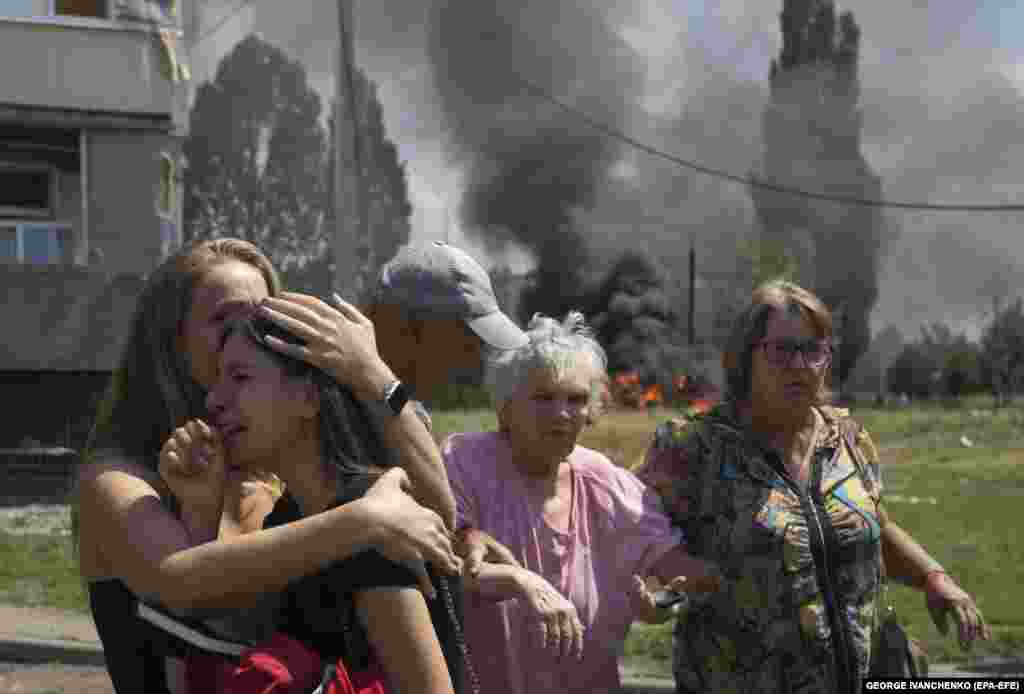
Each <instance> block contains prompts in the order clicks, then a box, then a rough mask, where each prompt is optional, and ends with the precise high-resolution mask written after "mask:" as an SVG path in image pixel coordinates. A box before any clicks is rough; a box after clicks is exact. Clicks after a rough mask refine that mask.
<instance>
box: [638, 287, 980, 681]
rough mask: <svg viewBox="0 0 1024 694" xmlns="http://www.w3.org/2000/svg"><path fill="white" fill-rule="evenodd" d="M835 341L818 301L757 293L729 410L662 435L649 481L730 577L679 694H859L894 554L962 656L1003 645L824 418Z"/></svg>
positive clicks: (682, 651)
mask: <svg viewBox="0 0 1024 694" xmlns="http://www.w3.org/2000/svg"><path fill="white" fill-rule="evenodd" d="M831 340H832V318H831V315H830V314H829V311H828V309H827V308H826V307H825V305H824V304H823V303H822V302H821V300H820V299H818V298H817V297H816V296H814V295H813V294H812V293H810V292H808V291H806V290H805V289H802V288H801V287H798V286H796V285H795V284H792V283H789V282H783V281H774V282H769V283H767V284H765V285H762V286H761V287H759V288H757V289H756V290H755V291H754V293H753V296H752V297H751V302H750V304H749V305H748V306H747V308H746V309H745V310H744V311H743V313H742V314H741V315H740V316H739V318H738V319H737V321H736V324H735V326H734V328H733V332H732V335H731V337H730V339H729V343H728V345H727V346H726V350H725V353H724V356H723V365H724V367H725V371H726V380H727V386H726V392H727V397H726V398H725V400H724V401H723V403H722V404H721V405H719V406H718V407H716V408H714V409H713V410H711V411H710V412H708V413H706V414H704V415H700V416H697V417H694V418H692V419H690V420H685V421H675V422H669V423H667V424H665V425H663V426H661V427H659V429H658V432H657V434H656V436H655V441H654V443H653V445H652V447H651V449H650V450H649V451H648V453H647V457H646V460H645V462H644V464H643V466H642V467H641V469H640V470H638V471H637V474H638V476H639V477H640V479H642V480H643V481H644V482H646V483H647V484H649V485H650V486H652V487H654V488H655V489H656V490H657V491H658V492H659V494H660V495H661V497H662V500H663V501H664V503H665V505H666V508H667V510H668V511H669V513H670V515H671V516H672V519H673V521H674V522H675V523H676V524H678V525H679V526H681V527H682V529H683V532H684V534H685V536H686V539H687V546H688V548H689V552H690V553H691V554H692V555H694V556H696V557H699V558H702V559H705V560H709V561H711V562H713V563H714V564H716V565H717V566H718V567H719V568H720V569H721V571H722V574H723V578H722V583H721V586H722V587H721V589H720V590H719V591H717V592H716V593H711V594H709V595H707V597H706V599H703V600H700V601H693V602H692V603H691V605H690V607H689V609H687V610H686V611H685V612H684V613H682V615H681V616H680V618H679V621H678V623H677V625H676V630H675V631H676V633H675V636H676V638H675V640H674V662H673V669H674V671H675V677H676V684H677V691H678V692H682V693H687V692H755V691H756V692H769V693H771V692H777V693H779V694H781V693H783V692H801V693H813V694H826V693H827V694H832V693H836V694H851V693H853V692H859V691H860V690H861V685H860V682H861V680H862V679H863V678H864V677H865V676H866V674H867V670H868V665H869V662H870V658H871V638H870V635H871V628H872V626H873V624H874V621H875V610H876V599H877V597H878V587H879V580H880V569H881V567H882V555H883V554H884V556H885V564H884V566H885V571H886V573H887V576H888V578H889V580H897V581H900V582H902V583H906V584H908V585H912V586H916V587H918V588H920V589H922V590H923V591H924V593H925V596H926V599H927V604H928V607H929V609H930V610H931V614H932V617H933V619H934V620H935V622H936V625H937V626H938V627H939V628H940V630H942V631H943V632H944V633H945V627H946V625H947V617H948V616H949V615H950V614H951V615H952V616H953V618H954V620H955V621H956V622H957V624H958V626H959V638H960V642H961V644H962V645H966V644H968V643H970V642H971V641H972V640H973V639H975V638H984V639H987V638H990V631H989V629H988V627H987V626H986V625H985V622H984V620H983V619H982V616H981V613H980V612H979V611H978V608H977V606H976V605H975V604H974V600H973V599H972V598H971V597H970V596H969V595H968V594H967V593H966V592H964V591H963V590H962V589H961V588H960V587H959V586H958V585H957V584H956V582H955V581H954V580H953V579H952V578H951V577H950V576H949V575H948V574H946V572H945V571H944V570H943V569H942V566H941V565H940V564H939V563H938V562H937V561H935V560H934V559H933V558H932V557H931V556H929V555H928V553H927V552H926V551H925V550H924V549H923V548H922V547H921V546H920V545H919V544H917V542H915V541H914V540H913V538H911V537H910V536H909V535H908V534H907V533H906V532H905V531H903V530H902V529H900V528H899V527H898V526H897V525H896V524H895V523H894V522H892V520H891V519H889V518H888V517H887V514H886V512H885V510H884V508H883V507H882V503H881V501H882V489H883V485H882V479H881V476H880V470H879V459H878V453H877V451H876V449H875V446H874V444H873V443H872V441H871V438H870V436H869V435H868V434H867V432H866V431H864V430H863V429H861V428H860V427H859V426H858V425H857V424H856V423H855V422H854V421H853V420H852V419H851V418H850V416H849V413H848V412H847V411H846V410H843V409H839V408H835V407H829V406H828V405H826V403H827V402H828V395H829V393H828V388H827V385H826V383H827V375H828V371H829V367H830V366H831V363H832V348H831Z"/></svg>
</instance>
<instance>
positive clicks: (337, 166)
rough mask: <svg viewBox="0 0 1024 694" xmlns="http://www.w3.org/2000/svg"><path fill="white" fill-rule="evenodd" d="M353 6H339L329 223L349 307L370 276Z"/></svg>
mask: <svg viewBox="0 0 1024 694" xmlns="http://www.w3.org/2000/svg"><path fill="white" fill-rule="evenodd" d="M354 4H355V0H338V65H337V69H336V70H335V90H334V91H335V100H336V108H337V110H336V112H335V114H334V143H335V144H334V172H335V176H334V212H335V214H334V221H335V225H336V228H335V229H334V233H333V235H332V240H333V242H332V244H331V251H332V255H333V260H334V277H333V278H332V284H333V285H334V289H335V291H337V292H338V293H339V294H341V296H342V297H344V298H345V299H348V300H349V301H353V300H354V301H359V300H361V299H362V298H363V294H364V292H365V291H366V289H367V285H368V282H369V278H368V277H367V276H366V275H367V273H369V272H370V271H371V270H372V267H371V266H372V264H373V258H372V248H373V246H372V244H371V243H370V239H369V238H367V234H366V227H367V220H366V209H365V207H366V206H365V202H366V200H365V198H366V196H365V195H364V194H363V190H362V179H363V174H364V172H363V161H362V154H363V148H362V138H361V137H360V133H359V111H360V105H361V104H360V102H361V98H360V96H361V95H360V94H357V93H356V90H357V88H358V87H357V81H356V66H355V11H354V7H353V5H354Z"/></svg>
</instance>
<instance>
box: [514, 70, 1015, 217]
mask: <svg viewBox="0 0 1024 694" xmlns="http://www.w3.org/2000/svg"><path fill="white" fill-rule="evenodd" d="M509 74H510V75H511V77H512V78H513V79H514V80H515V81H517V82H519V83H520V84H521V85H522V86H523V87H525V88H526V89H527V90H528V91H530V92H532V93H533V94H534V95H535V96H538V97H540V98H542V99H544V100H545V101H548V102H550V103H552V104H554V105H555V106H557V107H558V108H560V109H561V110H563V111H565V112H566V113H568V114H570V115H572V116H574V117H575V118H578V119H579V120H581V121H583V122H584V123H586V124H587V125H588V126H589V127H590V128H592V129H594V130H596V131H598V132H600V133H603V134H604V135H606V136H608V137H611V138H613V139H616V140H619V141H621V142H624V143H626V144H628V145H630V146H631V147H633V148H635V149H638V150H640V151H641V152H646V153H647V154H650V155H651V156H654V157H658V158H659V159H664V160H666V161H669V162H672V163H673V164H676V165H678V166H682V167H684V168H687V169H691V170H693V171H696V172H698V173H702V174H705V175H707V176H713V177H715V178H721V179H724V180H727V181H733V182H735V183H741V184H743V185H746V186H752V187H754V188H763V189H765V190H771V191H774V192H776V193H784V194H786V195H792V196H795V197H801V198H810V199H812V200H825V201H828V202H835V203H840V204H844V205H861V206H864V207H888V208H895V209H901V210H927V211H932V212H1024V204H988V203H984V204H945V203H932V202H904V201H897V200H873V199H871V198H860V197H856V196H847V195H832V194H829V193H820V192H814V191H809V190H803V189H801V188H796V187H793V186H786V185H782V184H779V183H772V182H771V181H765V180H761V179H759V178H755V177H754V176H753V175H748V176H741V175H739V174H734V173H731V172H729V171H725V170H723V169H717V168H714V167H711V166H706V165H704V164H701V163H699V162H695V161H690V160H687V159H683V158H682V157H678V156H676V155H674V154H670V153H668V152H665V151H662V150H660V149H658V148H656V147H654V146H652V145H649V144H647V143H645V142H641V141H640V140H637V139H636V138H634V137H631V136H630V135H628V134H626V133H624V132H622V131H621V130H619V129H617V128H613V127H612V126H610V125H608V124H607V123H602V122H601V121H599V120H597V119H595V118H593V117H591V116H590V115H588V114H587V113H584V112H583V111H581V110H580V109H577V108H575V107H573V106H570V105H569V104H566V103H565V102H563V101H561V100H560V99H559V98H558V97H556V96H554V95H553V94H551V93H549V92H548V91H547V90H545V89H543V88H542V87H540V86H538V85H537V84H535V83H534V82H531V81H530V80H528V79H526V78H525V77H522V76H520V75H517V74H515V73H509Z"/></svg>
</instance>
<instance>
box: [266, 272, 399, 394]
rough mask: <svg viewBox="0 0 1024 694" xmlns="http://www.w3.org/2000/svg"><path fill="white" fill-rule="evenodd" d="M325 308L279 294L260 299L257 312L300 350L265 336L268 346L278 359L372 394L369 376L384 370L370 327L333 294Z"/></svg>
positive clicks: (305, 298)
mask: <svg viewBox="0 0 1024 694" xmlns="http://www.w3.org/2000/svg"><path fill="white" fill-rule="evenodd" d="M333 301H334V306H330V305H328V304H326V303H324V302H323V301H321V300H320V299H318V298H316V297H314V296H307V295H305V294H295V293H292V292H283V293H282V294H281V295H280V296H278V297H272V298H267V299H264V300H263V302H262V303H261V304H260V306H259V312H260V313H261V314H262V315H263V316H264V317H266V318H267V319H269V320H271V321H273V322H274V323H277V324H278V325H279V326H281V327H282V328H284V329H285V330H288V331H289V332H291V333H292V334H293V335H295V336H296V337H299V338H301V339H302V340H303V341H304V342H305V345H295V344H289V343H286V342H283V341H282V340H279V339H277V338H276V337H273V336H270V337H268V339H267V342H268V343H269V344H270V345H271V346H272V347H273V348H274V349H276V350H277V351H279V352H281V353H282V354H286V355H288V356H291V357H294V358H296V359H302V360H303V361H305V362H308V363H309V364H312V365H313V366H316V367H317V368H319V369H321V370H323V371H325V372H327V373H329V374H331V375H332V376H333V377H334V378H335V379H336V380H337V381H338V382H339V383H341V384H342V385H346V386H348V387H349V388H352V389H353V390H355V391H356V392H366V391H368V390H372V387H373V381H372V379H371V371H372V370H373V369H376V368H378V367H380V368H386V365H385V364H384V362H383V361H382V360H381V358H380V354H379V353H378V352H377V337H376V334H375V332H374V328H373V322H372V321H370V319H369V318H367V317H366V316H364V315H363V314H362V313H361V312H360V311H359V309H357V308H356V307H355V306H353V305H352V304H350V303H348V302H346V301H344V300H343V299H341V297H339V296H338V295H337V294H335V295H334V297H333Z"/></svg>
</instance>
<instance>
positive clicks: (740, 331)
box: [722, 280, 833, 404]
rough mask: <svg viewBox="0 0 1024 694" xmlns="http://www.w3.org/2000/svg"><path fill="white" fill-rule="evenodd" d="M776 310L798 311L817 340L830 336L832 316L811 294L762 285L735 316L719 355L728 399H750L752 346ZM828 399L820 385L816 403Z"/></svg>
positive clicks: (779, 283) (790, 286)
mask: <svg viewBox="0 0 1024 694" xmlns="http://www.w3.org/2000/svg"><path fill="white" fill-rule="evenodd" d="M776 311H787V312H798V313H799V315H801V316H803V317H804V318H806V319H807V320H809V321H810V323H811V326H812V327H813V329H814V332H815V334H816V335H817V337H819V338H823V339H827V340H831V339H832V337H833V326H832V313H831V312H830V311H829V310H828V307H827V306H825V304H824V302H822V300H821V299H819V298H818V297H817V296H816V295H815V294H814V293H813V292H810V291H808V290H806V289H804V288H803V287H801V286H800V285H798V284H795V283H793V282H789V281H787V280H771V281H769V282H765V283H764V284H762V285H760V286H759V287H757V288H756V289H755V290H754V292H753V294H751V296H750V303H749V304H747V306H746V308H744V309H743V311H742V312H741V313H740V315H739V316H737V318H736V321H735V322H734V323H733V327H732V332H731V333H730V335H729V339H728V341H727V342H726V345H725V350H724V351H723V353H722V368H723V369H724V370H725V381H726V396H727V397H728V398H729V399H731V400H737V401H744V400H746V399H748V398H749V397H750V380H751V370H752V365H753V355H754V346H755V345H756V344H757V343H758V341H760V340H761V339H762V338H764V335H765V332H766V330H767V329H768V321H769V320H770V319H771V317H772V315H773V314H774V313H775V312H776ZM826 381H827V379H826ZM831 396H832V394H831V392H830V391H829V390H828V388H827V386H823V387H822V390H821V392H819V393H818V394H817V397H816V401H817V404H825V403H827V402H828V401H829V400H830V399H831Z"/></svg>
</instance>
